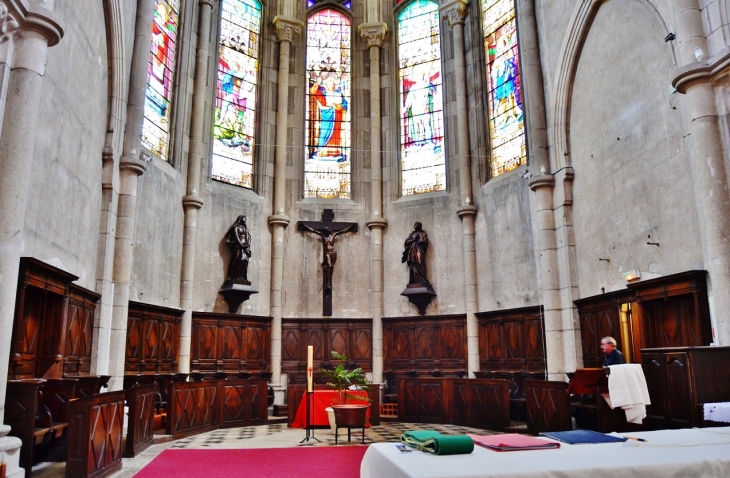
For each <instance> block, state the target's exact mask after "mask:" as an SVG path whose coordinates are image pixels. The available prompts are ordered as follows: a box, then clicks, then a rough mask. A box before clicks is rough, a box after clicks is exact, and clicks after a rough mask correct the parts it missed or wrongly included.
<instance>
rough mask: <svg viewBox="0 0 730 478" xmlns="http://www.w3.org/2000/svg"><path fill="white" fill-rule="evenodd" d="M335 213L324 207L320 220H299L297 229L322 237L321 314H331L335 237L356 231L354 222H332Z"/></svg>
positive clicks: (335, 253)
mask: <svg viewBox="0 0 730 478" xmlns="http://www.w3.org/2000/svg"><path fill="white" fill-rule="evenodd" d="M334 218H335V213H334V212H333V211H332V209H325V210H324V212H323V213H322V220H321V221H299V222H298V223H297V230H299V231H309V232H312V233H314V234H317V235H318V236H319V237H320V238H321V239H322V252H323V256H322V275H323V287H322V293H323V294H324V296H323V298H322V315H324V316H325V317H330V316H331V315H332V274H333V272H334V270H335V262H337V251H336V250H335V238H336V237H337V236H338V235H340V234H344V233H345V232H357V223H356V222H334V221H333V219H334Z"/></svg>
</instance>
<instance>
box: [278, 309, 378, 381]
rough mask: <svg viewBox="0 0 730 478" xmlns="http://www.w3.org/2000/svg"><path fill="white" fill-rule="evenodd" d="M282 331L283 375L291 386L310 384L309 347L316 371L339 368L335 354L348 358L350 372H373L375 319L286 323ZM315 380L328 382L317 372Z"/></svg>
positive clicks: (294, 321) (285, 321)
mask: <svg viewBox="0 0 730 478" xmlns="http://www.w3.org/2000/svg"><path fill="white" fill-rule="evenodd" d="M281 328H282V330H281V371H282V372H284V373H286V374H288V380H289V383H290V384H291V383H293V384H302V383H306V368H307V346H308V345H311V346H312V348H313V355H314V369H315V370H319V369H321V368H323V367H325V368H331V367H332V366H333V365H335V362H334V361H333V360H332V357H331V355H330V353H331V352H332V351H333V350H334V351H336V352H337V353H339V354H342V355H346V356H347V359H348V363H347V364H345V366H347V367H348V368H351V369H352V368H355V367H360V368H362V369H363V370H364V371H365V372H370V371H372V370H373V339H372V337H373V321H372V319H326V320H322V319H284V320H282V324H281ZM335 366H336V365H335ZM314 379H315V381H316V382H318V383H325V381H326V380H325V379H324V377H323V376H322V375H321V374H318V373H316V372H315V374H314Z"/></svg>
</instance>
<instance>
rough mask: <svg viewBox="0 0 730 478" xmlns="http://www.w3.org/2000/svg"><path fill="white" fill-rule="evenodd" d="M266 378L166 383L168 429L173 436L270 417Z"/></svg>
mask: <svg viewBox="0 0 730 478" xmlns="http://www.w3.org/2000/svg"><path fill="white" fill-rule="evenodd" d="M266 385H267V383H266V380H262V379H255V380H254V379H252V380H206V381H201V382H171V383H169V384H168V385H167V387H168V391H167V396H168V400H167V406H166V410H167V423H166V433H167V434H168V435H172V436H173V438H181V437H184V436H189V435H194V434H197V433H203V432H205V431H209V430H213V429H216V428H219V427H234V426H235V427H238V426H247V425H260V424H264V423H266V421H267V420H268V409H267V402H266V399H267V395H266V394H267V388H266Z"/></svg>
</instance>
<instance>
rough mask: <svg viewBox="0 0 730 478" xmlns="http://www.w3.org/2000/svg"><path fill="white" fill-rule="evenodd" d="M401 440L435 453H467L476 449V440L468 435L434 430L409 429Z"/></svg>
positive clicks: (419, 448)
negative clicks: (447, 433)
mask: <svg viewBox="0 0 730 478" xmlns="http://www.w3.org/2000/svg"><path fill="white" fill-rule="evenodd" d="M401 442H403V443H405V444H406V445H408V446H411V447H413V448H416V449H418V450H421V451H425V452H427V453H433V454H434V455H465V454H468V453H471V452H472V451H474V440H472V439H471V437H470V436H467V435H448V436H447V435H442V434H440V433H439V432H437V431H434V430H408V431H406V432H405V433H403V436H401Z"/></svg>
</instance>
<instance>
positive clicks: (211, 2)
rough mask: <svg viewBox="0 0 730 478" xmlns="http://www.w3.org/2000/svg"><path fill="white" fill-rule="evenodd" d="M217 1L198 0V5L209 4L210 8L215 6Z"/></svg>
mask: <svg viewBox="0 0 730 478" xmlns="http://www.w3.org/2000/svg"><path fill="white" fill-rule="evenodd" d="M216 3H218V0H198V5H200V6H201V7H202V6H203V5H207V6H209V7H210V8H213V7H215V4H216Z"/></svg>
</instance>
